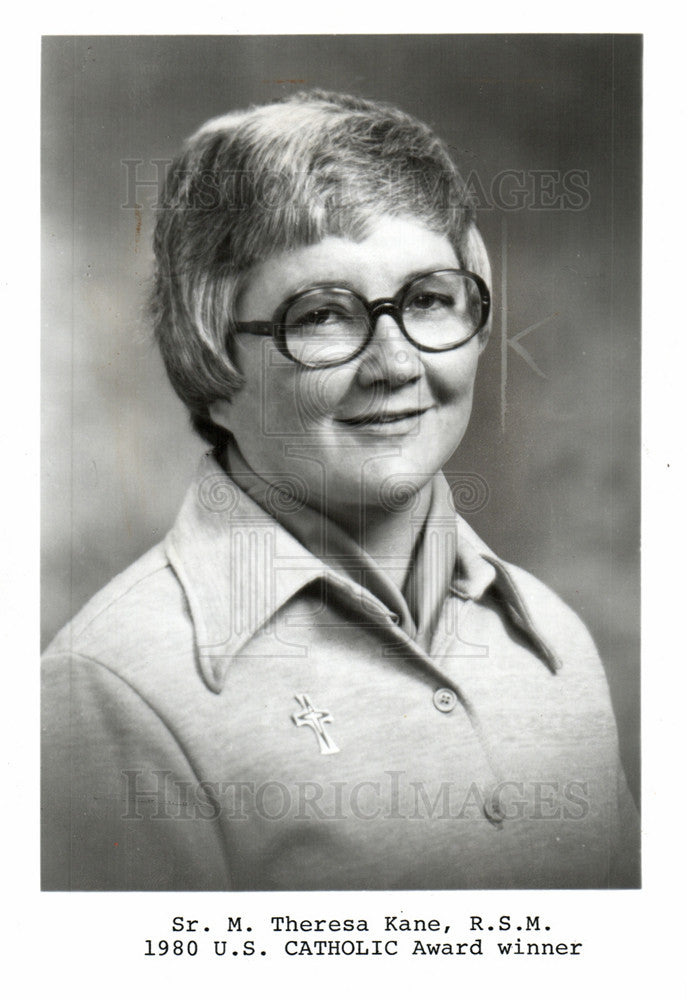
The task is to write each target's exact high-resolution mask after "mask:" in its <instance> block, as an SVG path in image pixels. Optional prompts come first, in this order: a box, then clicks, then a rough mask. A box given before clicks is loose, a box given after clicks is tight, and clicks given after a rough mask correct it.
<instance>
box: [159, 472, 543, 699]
mask: <svg viewBox="0 0 687 1000" xmlns="http://www.w3.org/2000/svg"><path fill="white" fill-rule="evenodd" d="M232 474H233V478H232V477H230V476H229V475H228V474H227V473H226V472H225V471H224V469H223V468H222V467H221V466H220V465H219V463H218V462H217V460H216V459H215V458H214V457H213V456H212V455H211V454H208V455H206V456H205V457H204V459H203V460H202V462H201V466H200V469H199V473H198V476H197V478H196V480H195V482H194V483H193V485H192V486H191V488H190V489H189V491H188V493H187V495H186V498H185V500H184V503H183V505H182V507H181V510H180V512H179V516H178V518H177V520H176V523H175V525H174V527H173V528H172V530H171V531H170V533H169V534H168V536H167V538H166V540H165V548H166V553H167V558H168V559H169V562H170V564H171V566H172V568H173V570H174V572H175V573H176V575H177V577H178V579H179V581H180V583H181V586H182V587H183V590H184V593H185V595H186V599H187V602H188V605H189V609H190V612H191V617H192V619H193V625H194V629H195V639H196V646H197V650H198V660H199V666H200V670H201V673H202V675H203V678H204V680H205V682H206V683H207V685H208V686H209V687H210V688H211V689H212V690H213V691H215V692H217V693H219V692H220V691H221V690H222V688H223V686H224V683H225V680H226V676H227V672H228V670H229V667H230V664H231V661H232V658H233V657H234V656H236V654H237V653H238V652H239V651H240V650H241V649H242V647H243V646H245V645H246V644H247V643H248V641H249V640H250V639H251V638H252V637H253V636H254V635H255V634H256V633H257V632H258V631H259V630H260V629H262V628H263V627H264V626H265V625H266V624H267V622H269V620H270V619H272V618H273V616H274V615H275V613H276V612H277V611H278V610H279V609H280V608H282V607H284V605H285V604H286V603H287V602H288V601H289V600H290V599H291V598H293V597H294V596H295V595H296V594H298V593H299V592H300V591H302V590H303V589H304V588H306V587H307V586H308V585H310V584H312V583H314V582H315V581H322V582H325V583H326V584H327V586H328V587H329V588H332V589H333V590H336V591H338V593H339V594H340V595H341V597H342V598H343V599H344V600H347V601H348V602H349V604H350V605H351V606H352V608H354V610H355V613H356V617H357V616H358V615H359V614H360V615H362V616H363V617H364V618H365V619H367V620H369V621H370V622H371V623H376V624H379V625H386V626H390V627H394V626H398V625H399V623H400V624H401V626H402V627H403V628H404V629H405V632H406V633H408V636H409V641H410V642H411V643H412V645H413V646H415V647H416V648H417V643H418V642H419V643H420V645H423V646H424V648H425V649H426V648H427V644H426V643H422V641H421V639H422V636H421V635H418V628H417V625H416V623H414V622H413V620H412V617H411V616H410V614H409V606H408V605H409V604H410V605H412V606H413V608H414V609H415V615H416V618H419V620H420V622H421V628H420V631H422V628H423V627H424V628H425V629H428V628H430V626H431V620H432V618H433V608H435V607H436V605H437V598H441V600H442V601H443V599H444V598H445V597H446V596H447V595H448V592H449V591H451V592H453V593H454V594H456V595H457V596H459V597H463V598H465V599H471V600H475V601H479V600H480V599H482V598H483V597H484V595H485V594H486V592H487V591H488V590H489V589H490V588H492V587H493V588H496V590H497V591H498V593H499V597H500V599H501V603H502V605H503V607H504V608H505V609H506V611H507V612H508V613H509V614H510V616H511V618H512V620H513V621H514V623H515V624H516V625H517V626H518V627H519V628H520V629H521V630H523V631H525V632H526V634H527V635H528V637H529V639H530V641H531V642H532V644H533V645H534V647H535V648H536V650H537V651H538V653H539V655H540V656H541V658H542V659H543V660H544V662H545V663H546V664H547V666H548V667H549V669H551V670H552V671H555V670H556V669H557V668H558V666H559V664H558V660H557V658H556V656H555V654H554V653H553V651H552V650H551V649H550V647H549V646H548V644H547V643H546V642H545V640H544V639H543V638H542V636H541V635H540V633H539V631H538V629H537V628H536V627H535V624H534V621H533V616H532V613H531V609H530V608H528V606H527V603H526V601H525V599H524V598H523V595H522V593H521V590H520V588H518V586H517V584H516V582H515V580H514V579H513V574H512V570H513V568H512V567H509V565H508V564H507V563H504V562H503V561H502V560H500V559H498V558H497V557H496V556H495V555H494V553H493V552H492V551H491V550H490V549H489V548H488V547H487V546H486V545H485V544H484V542H482V541H481V539H480V538H479V537H478V536H477V535H476V534H475V532H474V531H473V530H472V529H471V528H470V527H469V525H468V524H467V523H466V522H465V521H464V520H463V519H462V518H461V517H460V516H459V515H458V514H457V513H456V512H455V510H453V509H452V507H451V505H450V502H448V498H449V497H450V494H449V492H448V484H447V483H446V480H445V479H444V477H443V475H442V474H441V473H439V474H438V475H437V476H436V477H435V482H434V484H433V503H432V509H431V511H430V516H429V517H428V519H427V525H426V530H425V534H424V537H423V541H422V546H421V548H420V550H419V551H418V553H416V556H417V558H416V561H415V565H414V568H413V585H412V586H411V591H413V592H414V593H411V594H407V596H408V601H406V600H405V599H404V597H403V595H401V594H400V591H398V588H395V587H393V585H391V587H388V586H387V584H386V583H385V582H384V578H385V574H384V573H381V574H379V576H374V575H373V576H371V577H370V576H369V575H368V572H369V574H374V573H375V569H374V562H373V561H372V560H370V558H369V556H367V554H366V553H363V552H362V550H361V549H359V548H358V547H357V546H355V543H352V541H351V540H350V539H349V542H348V543H346V542H345V541H344V540H341V545H340V546H337V545H336V544H335V545H334V549H333V551H334V552H335V554H336V555H335V557H334V558H327V556H328V555H329V553H330V552H331V551H332V550H331V549H330V548H328V550H327V553H323V552H322V550H321V547H320V546H318V545H317V544H313V539H314V537H315V536H314V534H313V533H312V532H311V533H310V535H308V533H307V530H306V532H305V534H304V533H303V531H299V530H296V529H294V525H295V523H296V522H295V520H294V519H295V518H296V517H297V516H298V515H299V513H300V515H301V516H302V515H303V514H304V513H305V514H306V518H311V519H312V518H313V511H312V510H310V509H308V510H307V511H304V510H301V511H300V512H299V511H298V498H297V497H294V495H293V493H289V492H288V491H284V490H283V489H282V490H279V489H277V490H275V491H272V493H271V495H270V496H269V498H268V500H269V502H266V498H265V496H264V495H261V496H258V499H259V500H260V502H257V500H256V499H253V497H252V496H251V494H253V495H254V496H255V495H257V494H256V492H255V482H254V481H253V480H251V477H250V474H249V470H248V471H246V469H245V468H244V469H243V470H241V468H239V470H238V472H237V471H235V466H234V465H232ZM242 475H243V481H242ZM288 525H291V527H292V529H293V530H295V533H292V531H291V530H288V527H287V526H288ZM329 526H330V528H331V523H330V522H329ZM338 530H340V529H335V534H336V531H338ZM296 534H299V535H300V538H301V539H302V540H299V539H298V538H297V537H296ZM330 537H331V533H330ZM304 543H305V544H304ZM348 544H350V545H353V546H354V548H355V550H356V552H357V553H359V554H360V558H361V559H362V560H367V562H369V564H370V566H369V570H368V571H366V574H363V577H360V575H359V573H357V572H354V573H352V572H350V570H347V563H346V558H345V555H344V557H343V558H342V556H341V551H342V547H343V552H344V554H345V553H346V552H347V551H350V550H349V549H348V548H347V545H348ZM308 546H309V547H308ZM313 550H314V551H313ZM438 553H439V554H440V555H439V556H438ZM447 553H448V555H447ZM447 559H448V560H449V564H448V571H447ZM358 569H359V567H358ZM366 576H367V582H368V583H369V582H370V580H372V586H371V589H370V587H368V586H364V585H363V582H361V581H362V580H363V579H365V577H366ZM385 588H386V589H385ZM437 590H443V591H444V593H443V594H438V593H437ZM428 594H429V595H430V597H427V595H428ZM423 601H424V607H423ZM434 618H435V616H434Z"/></svg>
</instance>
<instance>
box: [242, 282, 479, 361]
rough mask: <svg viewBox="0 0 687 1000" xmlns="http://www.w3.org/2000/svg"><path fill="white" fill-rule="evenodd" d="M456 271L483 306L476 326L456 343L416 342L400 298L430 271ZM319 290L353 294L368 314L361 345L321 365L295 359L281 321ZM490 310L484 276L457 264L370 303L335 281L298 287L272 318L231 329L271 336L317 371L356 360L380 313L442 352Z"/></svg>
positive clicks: (428, 350) (279, 347)
mask: <svg viewBox="0 0 687 1000" xmlns="http://www.w3.org/2000/svg"><path fill="white" fill-rule="evenodd" d="M447 273H450V274H458V275H461V276H463V277H466V278H471V279H472V280H473V281H474V282H475V284H476V285H477V290H478V292H479V295H480V305H481V307H482V312H481V315H480V322H479V324H478V326H477V328H476V329H475V330H474V332H473V333H471V334H470V336H469V337H466V339H465V340H461V341H460V343H458V344H452V345H451V346H450V347H423V346H422V345H421V344H418V343H417V341H416V340H414V339H413V338H412V337H411V335H410V334H409V333H408V331H407V330H406V327H405V323H404V322H403V311H402V309H401V306H402V304H403V299H404V298H405V296H406V295H407V293H408V291H409V290H410V288H412V286H413V285H414V284H415V282H417V281H421V280H422V279H424V278H428V277H430V276H431V275H433V274H447ZM318 291H332V292H346V293H348V294H349V295H353V296H354V297H355V298H356V299H357V300H358V301H359V302H360V303H361V305H362V306H363V307H364V309H365V312H366V313H367V327H368V334H367V337H366V338H365V339H364V341H363V342H362V344H361V345H360V347H359V348H358V349H357V350H356V351H355V353H354V354H352V355H351V356H350V357H349V358H346V359H345V360H343V361H327V362H323V363H322V364H317V365H311V364H307V363H306V362H305V361H301V360H300V359H299V358H295V357H294V356H293V355H292V354H291V353H290V352H289V349H288V347H287V345H286V334H287V331H288V330H289V328H290V327H289V325H288V324H286V323H284V317H285V315H286V313H287V312H288V310H289V309H290V307H291V306H292V305H293V304H294V302H297V301H298V300H299V299H300V298H302V297H303V296H304V295H309V294H311V293H312V292H318ZM490 311H491V295H490V292H489V288H488V286H487V283H486V281H485V280H484V278H482V277H480V275H479V274H475V273H474V271H465V270H463V269H462V268H457V267H442V268H437V269H436V270H434V271H426V272H423V273H421V274H417V275H415V277H413V278H410V279H409V280H408V281H406V282H405V284H404V285H403V286H402V287H401V288H400V289H399V290H398V292H397V293H396V294H395V295H394V296H393V298H390V299H386V298H382V299H373V301H372V302H370V301H368V299H366V298H365V297H364V296H362V295H361V294H360V293H359V292H356V291H355V290H354V289H353V288H348V287H347V286H346V285H337V284H333V283H332V284H327V283H325V284H323V285H313V286H312V287H310V288H304V289H301V291H299V292H296V293H295V294H294V295H290V296H289V297H288V298H287V299H284V301H283V302H281V303H280V304H279V305H278V306H277V308H276V310H275V312H274V315H273V318H272V319H271V320H259V319H258V320H248V321H246V322H245V323H236V324H235V326H234V331H235V332H236V333H249V334H252V335H254V336H257V337H272V339H273V340H274V343H275V345H276V347H277V350H278V351H279V352H280V353H281V354H283V355H284V357H286V358H288V359H289V361H293V362H294V364H297V365H300V366H301V367H302V368H309V369H311V370H317V369H319V368H338V367H339V366H340V365H346V364H349V362H351V361H355V359H356V358H359V357H360V355H361V354H362V353H363V352H364V351H365V350H366V349H367V347H368V346H369V344H370V342H371V341H372V339H373V337H374V334H375V327H376V326H377V320H378V319H379V317H380V316H382V315H384V314H386V315H388V316H391V318H392V319H393V320H394V322H395V323H396V325H397V326H398V328H399V330H400V331H401V333H402V334H403V336H404V337H405V339H406V340H407V341H408V342H409V343H410V344H412V345H413V347H416V348H417V349H418V350H419V351H423V352H425V353H427V354H443V353H444V352H445V351H455V350H457V349H458V348H459V347H463V346H464V345H465V344H468V343H469V342H470V341H471V340H472V339H473V338H474V337H476V336H477V334H479V333H481V332H482V330H484V328H485V326H486V325H487V322H488V320H489V313H490Z"/></svg>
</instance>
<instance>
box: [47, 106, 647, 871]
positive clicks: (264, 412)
mask: <svg viewBox="0 0 687 1000" xmlns="http://www.w3.org/2000/svg"><path fill="white" fill-rule="evenodd" d="M155 253H156V260H157V274H156V287H155V293H154V320H155V329H156V334H157V339H158V342H159V345H160V348H161V350H162V354H163V357H164V360H165V363H166V366H167V371H168V373H169V377H170V379H171V381H172V384H173V386H174V388H175V389H176V391H177V392H178V394H179V395H180V396H181V398H182V399H183V400H184V402H185V403H186V405H187V406H188V408H189V411H190V414H191V418H192V420H193V423H194V425H195V427H196V429H197V430H198V431H199V432H200V433H201V434H202V435H203V436H204V437H205V438H206V439H207V441H208V442H209V443H210V444H211V445H212V446H213V451H212V453H211V454H209V455H208V456H207V457H206V459H205V461H204V464H203V467H202V468H201V470H200V472H199V476H198V479H197V482H196V483H195V484H194V485H193V486H192V488H191V489H190V491H189V493H188V495H187V498H186V500H185V503H184V505H183V507H182V510H181V513H180V515H179V518H178V520H177V523H176V524H175V526H174V527H173V529H172V530H171V532H170V533H169V535H168V536H167V538H166V539H165V541H164V542H163V543H162V544H160V545H159V546H157V547H156V548H155V549H153V550H152V551H151V552H149V553H148V554H147V555H145V556H144V557H143V558H142V559H141V560H139V561H138V562H137V563H135V564H134V565H133V566H132V567H130V568H129V569H128V570H127V571H126V572H125V573H123V574H122V575H121V576H119V577H118V578H116V579H115V580H114V581H112V583H111V584H110V585H109V586H108V587H106V588H105V589H104V590H103V591H102V592H101V593H100V594H99V595H97V596H96V597H95V598H94V599H93V600H92V601H91V602H90V603H89V604H88V605H87V607H86V608H85V609H84V610H83V611H82V612H81V614H80V615H78V616H77V617H76V619H75V620H74V621H73V622H72V623H71V624H70V625H69V626H68V627H67V628H66V629H65V630H63V631H62V633H60V635H59V636H58V637H57V639H56V640H55V641H54V643H53V644H52V646H51V647H50V649H49V650H48V652H47V653H46V656H45V694H44V707H45V739H46V746H47V750H46V752H45V756H44V775H45V788H44V816H45V823H44V834H45V840H44V843H45V847H44V885H45V887H46V888H73V889H84V888H94V889H196V890H200V889H311V888H322V889H337V888H339V889H363V888H365V889H389V888H399V889H430V888H507V887H606V886H611V885H616V886H623V885H633V884H636V873H635V855H636V843H635V839H636V838H635V829H636V827H635V817H634V812H633V806H632V803H631V799H630V797H629V794H628V793H627V790H626V786H625V782H624V778H623V775H622V770H621V768H620V765H619V760H618V751H617V737H616V731H615V724H614V720H613V715H612V710H611V707H610V702H609V697H608V692H607V687H606V682H605V678H604V674H603V669H602V667H601V665H600V663H599V661H598V657H597V654H596V652H595V649H594V646H593V643H592V641H591V639H590V638H589V636H588V634H587V632H586V630H585V629H584V627H583V626H582V625H581V623H580V622H579V620H578V619H577V618H576V616H575V615H574V614H573V613H572V612H571V611H570V610H569V609H568V608H567V607H565V605H563V604H562V603H561V602H560V601H559V600H558V599H557V598H556V597H555V596H554V595H553V594H552V593H551V592H550V591H549V590H548V589H547V588H546V587H545V586H544V585H543V584H541V583H539V582H538V581H536V580H534V579H533V578H532V577H531V576H529V575H528V574H527V573H525V572H524V571H523V570H520V569H517V568H516V567H514V566H511V565H509V564H507V563H505V562H503V561H502V560H500V559H498V558H497V557H496V556H495V555H494V554H493V553H492V552H491V551H490V550H489V549H488V548H487V546H485V545H484V543H483V542H481V541H480V539H479V538H477V536H476V535H475V534H474V533H473V532H472V531H471V529H470V528H469V527H468V526H467V525H466V524H465V522H464V521H463V520H462V519H461V518H459V517H458V516H457V515H456V512H455V510H454V508H453V505H452V503H451V494H450V490H449V488H448V484H447V482H446V480H445V479H444V477H443V475H442V473H441V468H442V465H443V464H444V463H445V462H446V461H447V459H448V458H449V457H450V456H451V454H452V453H453V452H454V451H455V449H456V448H457V447H458V445H459V443H460V441H461V438H462V436H463V434H464V432H465V429H466V426H467V423H468V419H469V416H470V410H471V404H472V393H473V385H474V380H475V374H476V370H477V364H478V360H479V356H480V353H481V351H482V349H483V347H484V344H485V342H486V338H487V335H488V330H489V319H490V308H491V307H490V296H489V281H490V275H489V264H488V259H487V254H486V251H485V248H484V245H483V242H482V239H481V237H480V234H479V232H478V230H477V228H476V225H475V221H474V217H473V213H472V212H471V210H470V208H469V206H468V204H467V203H466V199H465V197H464V195H463V192H462V190H461V186H460V183H459V178H458V173H457V170H456V168H455V166H454V165H453V163H452V162H451V159H450V157H449V156H448V153H447V151H446V149H445V148H444V146H443V145H442V144H441V142H440V141H439V140H438V139H437V138H436V137H435V136H434V135H433V134H432V133H431V131H430V130H429V129H428V128H426V127H425V126H424V125H422V124H420V123H419V122H417V121H416V120H414V119H412V118H410V117H409V116H408V115H406V114H404V113H402V112H400V111H398V110H396V109H394V108H390V107H387V106H383V105H380V104H376V103H373V102H369V101H364V100H359V99H356V98H351V97H346V96H341V95H336V94H326V93H319V92H312V93H306V94H301V95H297V96H296V97H294V98H292V99H290V100H288V101H285V102H281V103H277V104H271V105H267V106H264V107H259V108H254V109H251V110H249V111H247V112H240V113H237V114H232V115H228V116H227V117H225V118H221V119H217V120H214V121H211V122H209V123H208V124H206V125H205V126H204V127H203V128H201V130H200V131H199V132H198V133H197V134H196V135H195V136H193V137H192V139H191V140H190V141H189V142H188V144H187V146H186V148H185V150H184V152H183V153H182V154H181V156H180V157H179V158H178V160H177V161H176V163H175V164H174V165H173V167H172V169H171V170H170V174H169V178H168V181H167V187H166V191H165V195H164V199H163V203H162V206H161V209H160V212H159V218H158V224H157V229H156V237H155Z"/></svg>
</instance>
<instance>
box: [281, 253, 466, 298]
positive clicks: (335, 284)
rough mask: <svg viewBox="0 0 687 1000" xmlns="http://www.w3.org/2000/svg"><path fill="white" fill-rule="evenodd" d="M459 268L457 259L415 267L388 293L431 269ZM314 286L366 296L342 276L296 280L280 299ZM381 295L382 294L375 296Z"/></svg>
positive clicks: (392, 293) (311, 288)
mask: <svg viewBox="0 0 687 1000" xmlns="http://www.w3.org/2000/svg"><path fill="white" fill-rule="evenodd" d="M456 268H457V269H460V265H459V263H458V262H457V261H453V262H451V263H446V262H445V261H444V262H443V263H436V264H428V265H427V266H424V267H419V268H415V269H414V270H412V271H409V272H408V273H407V274H404V275H403V276H402V277H401V278H399V279H398V280H397V281H396V282H395V283H394V290H393V292H390V293H389V294H390V295H395V294H396V292H398V291H400V289H401V288H403V287H404V286H405V285H407V284H409V283H410V282H411V281H414V280H415V279H416V278H420V277H422V275H424V274H431V273H432V272H433V271H446V270H451V269H456ZM316 288H345V289H346V290H347V291H349V292H355V294H356V295H360V296H361V297H362V298H367V296H366V295H364V293H363V292H362V291H361V289H360V287H359V283H358V282H357V281H356V282H353V281H346V280H345V279H344V278H322V279H321V280H319V281H318V280H317V279H312V280H308V281H302V282H298V283H297V284H296V285H295V286H294V287H293V289H292V290H291V291H287V292H285V294H284V295H283V296H282V301H286V299H291V298H293V297H294V296H296V295H300V294H301V293H302V292H309V291H311V290H313V289H316ZM377 297H380V298H381V297H382V296H377Z"/></svg>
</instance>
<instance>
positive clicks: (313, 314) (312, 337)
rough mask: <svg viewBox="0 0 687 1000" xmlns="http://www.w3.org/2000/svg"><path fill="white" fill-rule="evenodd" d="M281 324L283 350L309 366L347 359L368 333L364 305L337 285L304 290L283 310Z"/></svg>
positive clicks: (334, 363)
mask: <svg viewBox="0 0 687 1000" xmlns="http://www.w3.org/2000/svg"><path fill="white" fill-rule="evenodd" d="M282 325H283V328H284V342H285V344H286V349H287V351H288V352H289V354H290V355H291V357H292V358H295V359H296V360H297V361H299V362H300V363H301V364H303V365H307V366H308V367H309V368H326V367H328V366H329V365H337V364H342V363H343V362H345V361H348V360H349V359H350V358H352V357H354V355H355V354H357V352H358V351H359V350H360V348H361V347H362V345H363V344H364V343H365V340H366V338H367V335H368V330H367V313H366V310H365V306H364V305H363V303H362V302H361V301H360V299H359V298H358V297H357V296H356V295H354V294H353V293H352V292H348V291H346V290H345V289H337V288H322V289H313V291H311V292H304V294H303V295H301V296H299V298H297V299H296V300H295V301H294V302H292V303H291V305H290V306H289V308H288V309H287V310H286V313H285V315H284V318H283V320H282Z"/></svg>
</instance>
